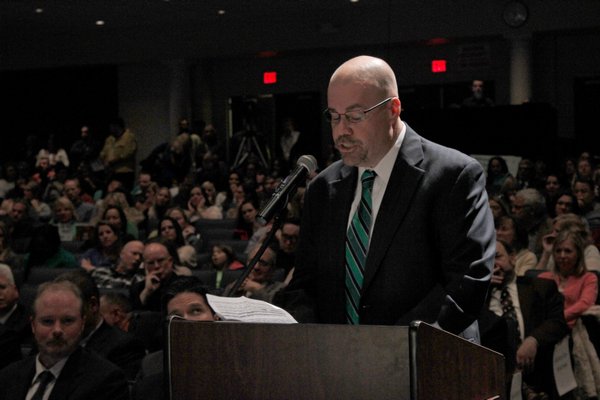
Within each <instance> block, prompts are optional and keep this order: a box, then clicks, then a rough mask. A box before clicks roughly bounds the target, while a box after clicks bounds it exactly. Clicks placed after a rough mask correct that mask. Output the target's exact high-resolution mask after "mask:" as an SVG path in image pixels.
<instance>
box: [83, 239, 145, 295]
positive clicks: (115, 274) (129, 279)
mask: <svg viewBox="0 0 600 400" xmlns="http://www.w3.org/2000/svg"><path fill="white" fill-rule="evenodd" d="M143 252H144V243H142V242H140V241H139V240H132V241H130V242H127V243H125V245H124V246H123V248H122V249H121V253H120V254H119V260H118V261H117V263H116V265H114V266H113V267H96V268H94V269H93V270H92V271H91V275H92V278H94V281H95V282H96V285H98V288H100V289H129V288H130V287H131V286H132V285H133V284H134V283H137V282H140V281H143V280H144V274H143V271H142V270H141V269H140V265H141V264H142V253H143Z"/></svg>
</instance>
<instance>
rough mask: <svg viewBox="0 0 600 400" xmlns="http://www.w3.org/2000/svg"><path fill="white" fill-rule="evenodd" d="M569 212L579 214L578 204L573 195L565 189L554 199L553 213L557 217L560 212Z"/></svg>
mask: <svg viewBox="0 0 600 400" xmlns="http://www.w3.org/2000/svg"><path fill="white" fill-rule="evenodd" d="M571 213H573V214H577V215H579V214H580V212H579V205H578V204H577V199H576V198H575V195H573V193H571V192H570V191H566V190H565V191H563V192H561V193H560V194H559V195H558V197H557V199H556V203H555V204H554V215H555V217H558V216H559V215H562V214H571Z"/></svg>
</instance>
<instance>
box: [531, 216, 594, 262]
mask: <svg viewBox="0 0 600 400" xmlns="http://www.w3.org/2000/svg"><path fill="white" fill-rule="evenodd" d="M563 230H573V231H575V232H577V233H578V234H579V236H580V237H581V240H583V242H584V244H585V246H584V249H583V252H582V254H583V261H584V262H585V265H586V268H587V270H591V271H600V252H599V251H598V248H597V247H596V246H594V244H593V243H592V236H591V233H590V231H589V229H588V227H587V225H586V224H585V222H584V220H583V219H582V218H581V217H580V216H579V215H575V214H562V215H559V216H557V217H556V218H554V219H553V220H552V232H551V233H549V234H547V235H546V236H544V238H543V240H542V245H543V252H542V255H541V257H540V260H539V262H538V264H537V266H536V269H544V270H548V271H552V270H554V269H555V268H556V266H555V260H554V256H553V249H554V242H555V240H556V237H557V236H558V234H559V233H560V232H561V231H563Z"/></svg>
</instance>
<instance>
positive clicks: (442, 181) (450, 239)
mask: <svg viewBox="0 0 600 400" xmlns="http://www.w3.org/2000/svg"><path fill="white" fill-rule="evenodd" d="M327 97H328V107H327V110H325V117H326V118H327V120H328V121H330V123H331V128H332V132H333V140H334V142H335V147H336V148H337V150H339V152H340V153H341V157H342V160H341V161H337V162H335V163H334V164H332V165H331V166H329V167H328V168H327V169H325V170H324V171H323V172H322V173H321V174H319V175H318V176H317V177H316V178H315V179H314V180H313V181H312V182H311V184H310V185H309V188H308V190H307V192H306V197H305V205H304V209H303V220H302V225H301V230H300V242H299V249H298V256H297V257H298V259H297V262H296V270H295V273H294V278H293V280H292V282H291V283H290V286H289V288H288V290H289V292H288V293H287V294H286V299H290V298H291V297H290V296H293V293H298V291H300V292H301V293H304V294H305V295H306V296H307V298H306V297H305V299H306V300H308V303H310V306H311V308H312V309H313V310H314V313H315V318H316V322H321V323H333V324H346V323H350V324H378V325H393V324H401V325H408V324H409V323H410V322H411V321H413V320H423V321H426V322H431V323H433V322H437V323H438V324H439V326H441V327H442V328H443V329H445V330H447V331H450V332H452V333H456V334H458V333H460V332H463V330H465V328H467V327H469V326H470V325H471V324H472V323H473V322H474V321H475V318H476V316H477V315H478V314H479V311H480V309H481V308H482V306H483V304H484V300H485V297H486V293H487V289H488V285H489V281H490V277H491V270H492V267H493V261H494V254H495V232H494V224H493V220H492V215H491V213H490V211H489V207H488V199H487V195H486V193H485V177H484V173H483V169H482V167H481V166H480V164H479V163H478V162H477V161H475V160H474V159H472V158H470V157H468V156H466V155H464V154H461V153H460V152H458V151H455V150H453V149H449V148H446V147H442V146H440V145H437V144H435V143H432V142H430V141H428V140H426V139H424V138H422V137H421V136H419V135H418V134H417V133H415V131H413V130H412V129H411V128H410V127H409V126H408V125H407V124H406V123H404V122H403V121H402V120H401V119H400V110H401V103H400V99H399V98H398V88H397V83H396V78H395V75H394V72H393V71H392V69H391V67H390V66H389V65H388V64H387V63H386V62H384V61H383V60H381V59H377V58H373V57H367V56H360V57H356V58H353V59H351V60H348V61H347V62H345V63H344V64H342V65H341V66H340V67H339V68H338V69H337V70H336V71H335V72H334V74H333V76H332V77H331V80H330V82H329V87H328V91H327Z"/></svg>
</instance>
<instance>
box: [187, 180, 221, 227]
mask: <svg viewBox="0 0 600 400" xmlns="http://www.w3.org/2000/svg"><path fill="white" fill-rule="evenodd" d="M187 210H188V215H189V218H190V222H192V223H194V222H196V221H198V220H200V219H223V211H222V209H221V207H220V206H218V205H215V204H210V203H209V201H208V199H207V196H206V193H205V192H204V190H203V189H202V186H200V185H196V186H194V187H192V189H191V190H190V197H189V200H188V202H187Z"/></svg>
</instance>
